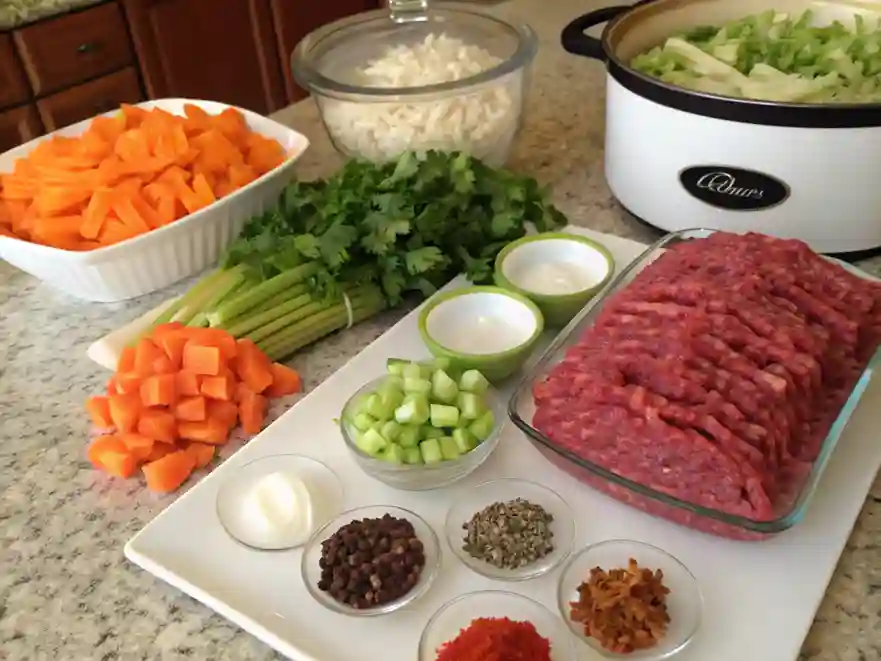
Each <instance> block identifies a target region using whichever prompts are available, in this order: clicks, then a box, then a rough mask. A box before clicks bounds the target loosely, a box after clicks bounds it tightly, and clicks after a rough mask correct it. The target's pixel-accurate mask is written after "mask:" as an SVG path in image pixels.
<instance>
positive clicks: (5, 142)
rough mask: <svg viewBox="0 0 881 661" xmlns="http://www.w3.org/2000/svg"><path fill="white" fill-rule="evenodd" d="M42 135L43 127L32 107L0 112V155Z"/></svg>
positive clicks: (35, 110)
mask: <svg viewBox="0 0 881 661" xmlns="http://www.w3.org/2000/svg"><path fill="white" fill-rule="evenodd" d="M42 134H43V125H42V124H41V123H40V116H39V115H38V114H37V109H36V108H35V107H34V106H20V107H18V108H11V109H10V110H6V111H4V112H0V153H3V152H5V151H8V150H9V149H12V148H13V147H18V145H20V144H23V143H25V142H29V141H31V140H33V139H34V138H36V137H38V136H40V135H42Z"/></svg>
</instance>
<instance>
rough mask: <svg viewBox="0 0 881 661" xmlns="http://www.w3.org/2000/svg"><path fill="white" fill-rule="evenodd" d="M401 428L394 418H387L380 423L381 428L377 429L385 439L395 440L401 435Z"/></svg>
mask: <svg viewBox="0 0 881 661" xmlns="http://www.w3.org/2000/svg"><path fill="white" fill-rule="evenodd" d="M401 429H402V427H401V425H400V424H399V423H397V422H395V421H394V420H388V421H386V422H384V423H382V429H380V430H379V433H380V434H382V437H383V438H384V439H385V440H387V441H397V440H398V437H399V436H400V435H401Z"/></svg>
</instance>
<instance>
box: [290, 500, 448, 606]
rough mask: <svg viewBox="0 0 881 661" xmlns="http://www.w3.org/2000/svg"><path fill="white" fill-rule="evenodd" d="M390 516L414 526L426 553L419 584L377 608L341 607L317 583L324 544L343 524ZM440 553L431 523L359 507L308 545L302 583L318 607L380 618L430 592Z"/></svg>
mask: <svg viewBox="0 0 881 661" xmlns="http://www.w3.org/2000/svg"><path fill="white" fill-rule="evenodd" d="M385 514H389V515H391V516H394V517H397V518H399V519H406V520H407V521H409V522H410V523H412V524H413V529H414V531H415V533H416V537H418V538H419V541H421V542H422V546H423V553H424V554H425V567H423V569H422V574H421V575H420V576H419V582H418V583H417V584H416V586H415V587H414V588H413V589H412V590H410V591H409V592H408V593H407V594H405V595H404V596H402V597H400V598H399V599H396V600H395V601H390V602H388V603H386V604H383V605H381V606H377V607H376V608H363V609H362V608H352V607H351V606H347V605H345V604H341V603H340V602H338V601H337V600H336V599H334V598H333V597H331V596H330V595H329V594H328V593H327V592H323V591H322V590H319V589H318V581H319V580H320V578H321V567H320V566H319V564H318V561H319V560H320V559H321V543H322V542H323V541H324V540H325V539H327V538H328V537H330V536H331V535H333V534H334V533H335V532H336V531H337V530H339V529H340V528H342V527H343V526H344V525H346V524H348V523H351V522H352V521H356V520H359V519H378V518H381V517H382V516H383V515H385ZM440 562H441V551H440V542H439V541H438V538H437V535H436V534H435V533H434V530H432V529H431V526H430V525H428V522H426V521H425V519H423V518H422V517H421V516H419V515H418V514H416V513H415V512H411V511H410V510H406V509H404V508H402V507H395V506H393V505H370V506H368V507H358V508H356V509H351V510H347V511H345V512H343V513H342V514H340V515H339V516H337V517H335V518H333V519H331V520H330V521H328V522H327V523H326V524H324V525H323V526H322V527H321V528H319V529H318V530H317V531H316V532H315V534H314V535H312V537H311V538H310V539H309V541H308V542H307V543H306V548H305V549H303V557H302V559H301V561H300V573H301V574H302V576H303V582H304V583H305V584H306V590H307V591H308V592H309V594H310V595H312V597H313V598H314V599H315V601H317V602H318V603H319V604H321V605H322V606H324V607H325V608H327V609H329V610H332V611H334V612H336V613H341V614H343V615H352V616H355V617H374V616H377V615H387V614H388V613H392V612H394V611H396V610H399V609H401V608H404V607H405V606H409V605H410V604H412V603H413V602H414V601H416V600H417V599H419V597H421V596H422V595H424V594H425V593H426V592H428V589H429V588H430V587H431V584H432V583H433V582H434V579H435V578H436V577H437V573H438V570H439V569H440Z"/></svg>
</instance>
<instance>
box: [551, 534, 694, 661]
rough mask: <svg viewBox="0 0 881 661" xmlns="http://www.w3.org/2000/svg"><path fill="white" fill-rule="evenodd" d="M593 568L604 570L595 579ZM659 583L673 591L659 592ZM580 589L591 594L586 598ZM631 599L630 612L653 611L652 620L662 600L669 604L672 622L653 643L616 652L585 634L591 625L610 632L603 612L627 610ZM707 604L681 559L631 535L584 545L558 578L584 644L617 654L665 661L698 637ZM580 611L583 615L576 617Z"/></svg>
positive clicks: (562, 605) (565, 609) (560, 595)
mask: <svg viewBox="0 0 881 661" xmlns="http://www.w3.org/2000/svg"><path fill="white" fill-rule="evenodd" d="M634 563H635V564H634ZM593 572H600V573H598V574H597V575H596V577H594V578H593V580H592V575H593ZM658 572H660V573H658ZM644 573H645V574H644ZM648 573H650V574H651V576H649V575H648ZM586 584H589V586H590V587H589V588H588V586H587V585H586ZM583 585H584V586H585V587H584V588H582V586H583ZM659 588H661V589H663V588H666V590H669V592H668V593H667V594H666V595H661V594H659ZM582 591H583V593H584V594H585V595H590V598H588V599H585V598H584V597H582V596H581V593H582ZM622 598H623V601H622ZM628 599H630V600H632V602H633V611H632V612H633V613H635V614H637V615H638V616H639V617H637V618H635V619H639V618H640V617H641V615H640V614H641V613H649V615H648V620H650V621H651V622H652V623H655V622H657V621H658V620H659V619H662V616H661V615H659V613H660V612H661V610H660V609H659V608H657V606H658V604H659V603H663V604H664V607H666V614H667V618H668V619H669V621H668V622H667V624H666V628H665V631H663V633H662V634H660V635H657V636H656V638H655V643H654V644H653V645H651V646H648V647H645V648H643V649H635V650H632V651H627V650H621V651H620V652H617V651H615V650H610V649H608V647H607V646H603V645H602V644H601V643H600V641H599V640H598V639H597V638H595V637H592V636H589V635H586V633H585V629H586V627H587V626H588V625H591V626H593V627H595V628H596V629H597V631H606V632H609V633H610V635H611V632H610V631H609V624H610V622H609V621H605V620H604V619H603V617H602V612H603V610H604V608H607V609H610V610H609V612H610V613H613V612H614V609H616V608H621V609H624V610H627V609H628V608H629V606H628V603H627V600H628ZM647 600H652V603H651V604H649V603H647ZM582 602H583V603H582ZM579 604H580V605H579ZM703 605H704V603H703V596H702V595H701V590H700V587H699V586H698V583H697V579H695V577H694V575H693V574H692V573H691V572H690V571H689V569H688V568H687V567H686V566H685V565H684V564H682V562H680V561H679V560H677V559H676V558H674V557H673V556H672V555H670V554H669V553H667V552H666V551H664V550H663V549H659V548H658V547H657V546H652V545H651V544H646V543H645V542H639V541H635V540H630V539H610V540H607V541H603V542H598V543H596V544H591V545H589V546H586V547H584V548H583V549H581V550H580V551H578V552H577V553H575V554H574V555H573V556H572V557H571V558H569V562H567V563H566V565H565V566H564V567H563V570H562V572H561V573H560V578H559V581H558V583H557V606H558V608H559V610H560V616H561V617H562V618H563V620H565V622H566V624H567V625H568V626H569V629H570V630H571V631H572V633H573V634H575V636H577V637H578V638H579V640H581V641H582V642H583V643H584V644H585V645H588V646H589V647H591V648H592V649H593V650H595V651H596V652H598V653H600V654H601V655H602V656H604V657H607V658H613V659H617V658H620V659H633V660H636V661H663V660H664V659H669V658H671V657H672V656H674V655H675V654H678V653H679V652H681V651H682V650H683V649H685V647H686V646H687V645H688V644H689V643H690V642H691V641H692V640H693V639H694V636H695V634H696V633H697V631H698V628H699V627H700V622H701V614H702V611H703ZM577 611H581V614H580V615H578V616H575V615H576V612H577ZM616 616H617V615H613V616H612V617H616ZM584 619H587V620H588V622H585V621H583V620H584ZM579 620H581V621H579ZM655 630H656V631H659V630H658V629H657V628H655ZM616 634H618V635H623V636H627V635H631V636H633V635H640V636H641V635H643V633H642V632H639V633H637V632H633V631H617V630H616ZM598 635H599V634H598ZM623 639H624V638H619V640H623ZM610 640H611V639H610Z"/></svg>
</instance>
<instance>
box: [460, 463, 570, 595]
mask: <svg viewBox="0 0 881 661" xmlns="http://www.w3.org/2000/svg"><path fill="white" fill-rule="evenodd" d="M444 529H445V535H446V538H447V543H449V545H450V548H451V549H452V550H453V553H455V554H456V557H457V558H459V560H461V561H462V562H463V563H464V564H465V566H467V567H468V568H469V569H471V570H473V571H475V572H477V573H478V574H481V575H482V576H486V577H487V578H492V579H495V580H499V581H526V580H529V579H531V578H536V577H538V576H541V575H543V574H546V573H548V572H549V571H551V570H552V569H554V567H556V566H558V565H559V564H560V563H562V562H563V561H564V560H565V559H566V558H567V557H569V554H570V553H571V551H572V544H573V542H574V540H575V520H574V519H573V517H572V510H571V509H569V505H568V504H567V503H566V501H565V500H563V498H562V497H561V496H560V495H559V494H557V493H556V492H555V491H553V490H552V489H549V488H547V487H545V486H542V485H541V484H536V483H535V482H530V481H528V480H521V479H517V478H502V479H498V480H492V481H490V482H484V483H483V484H480V485H478V486H477V487H474V488H470V489H468V490H467V492H466V493H465V494H464V495H463V496H462V497H461V498H460V499H459V500H458V501H456V502H455V503H453V506H452V507H450V510H449V512H448V513H447V519H446V522H445V524H444Z"/></svg>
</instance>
